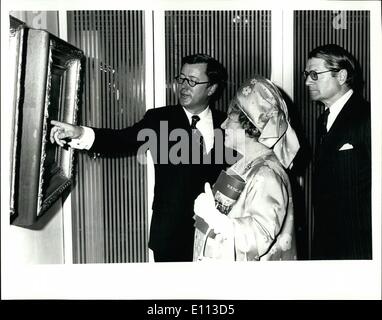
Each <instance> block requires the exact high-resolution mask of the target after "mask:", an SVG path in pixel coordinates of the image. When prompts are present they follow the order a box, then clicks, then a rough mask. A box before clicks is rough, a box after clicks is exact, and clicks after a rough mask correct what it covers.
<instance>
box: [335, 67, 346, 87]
mask: <svg viewBox="0 0 382 320" xmlns="http://www.w3.org/2000/svg"><path fill="white" fill-rule="evenodd" d="M347 79H348V72H347V70H346V69H341V70H340V71H338V73H337V80H338V82H339V83H340V85H343V84H344V83H345V82H346V80H347Z"/></svg>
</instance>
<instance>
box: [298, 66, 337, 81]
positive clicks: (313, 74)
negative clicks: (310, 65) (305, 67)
mask: <svg viewBox="0 0 382 320" xmlns="http://www.w3.org/2000/svg"><path fill="white" fill-rule="evenodd" d="M330 71H334V72H338V71H340V69H330V70H326V71H321V72H316V71H313V70H311V71H303V72H302V74H303V75H304V79H305V80H306V79H307V78H308V76H310V78H311V79H312V80H313V81H317V79H318V75H319V74H321V73H326V72H330Z"/></svg>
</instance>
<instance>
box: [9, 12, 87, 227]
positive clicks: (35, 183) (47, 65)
mask: <svg viewBox="0 0 382 320" xmlns="http://www.w3.org/2000/svg"><path fill="white" fill-rule="evenodd" d="M10 19H11V23H10V33H9V34H10V39H9V44H10V48H9V49H10V57H11V61H10V63H12V74H11V75H10V76H11V80H12V81H13V84H14V85H13V89H14V90H13V91H12V92H11V96H12V99H11V101H12V108H11V111H12V122H13V124H12V144H11V149H12V150H11V159H10V160H11V168H12V170H11V172H10V177H9V179H10V182H11V190H10V192H11V195H10V212H11V223H12V224H14V225H17V226H22V227H32V226H33V224H34V223H35V222H36V221H37V220H38V218H39V217H40V216H41V215H42V214H44V213H45V212H46V211H47V209H48V208H49V207H51V205H52V204H53V203H54V202H55V201H57V200H58V199H59V198H60V197H61V196H62V194H63V193H64V191H65V190H67V189H68V188H70V186H71V185H72V182H73V161H74V155H73V151H72V150H71V149H70V148H69V149H63V148H60V147H58V146H57V145H56V144H51V143H50V141H49V132H50V126H51V125H50V121H51V120H59V121H64V122H70V123H73V124H76V123H77V110H78V106H79V97H80V96H81V95H80V90H81V86H80V83H81V64H82V59H83V52H82V51H81V50H80V49H78V48H76V47H74V46H72V45H70V44H69V43H67V42H65V41H63V40H61V39H59V38H57V37H56V36H54V35H52V34H50V33H49V32H47V31H45V30H39V29H32V28H29V27H28V26H27V25H25V24H23V23H22V22H20V21H18V20H17V19H15V18H13V17H10Z"/></svg>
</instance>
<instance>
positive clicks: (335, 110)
mask: <svg viewBox="0 0 382 320" xmlns="http://www.w3.org/2000/svg"><path fill="white" fill-rule="evenodd" d="M352 94H353V89H350V90H348V91H346V93H345V94H344V95H343V96H342V97H340V98H339V99H338V100H337V101H336V102H334V103H333V104H332V105H331V106H330V107H327V108H330V116H331V117H333V118H336V117H337V115H338V114H339V113H340V112H341V110H342V108H343V107H344V105H345V103H346V102H347V101H348V100H349V99H350V97H351V95H352ZM327 108H325V110H326V109H327Z"/></svg>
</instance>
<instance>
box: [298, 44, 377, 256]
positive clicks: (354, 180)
mask: <svg viewBox="0 0 382 320" xmlns="http://www.w3.org/2000/svg"><path fill="white" fill-rule="evenodd" d="M304 75H305V84H306V86H307V87H308V89H309V93H310V97H311V99H312V100H313V101H318V102H321V103H323V104H324V106H325V112H324V113H323V114H322V115H321V116H320V117H319V119H318V123H317V124H318V132H317V136H318V138H319V139H318V141H317V147H316V152H315V166H314V181H313V184H314V186H313V192H314V195H313V198H314V200H313V201H314V220H313V245H312V258H313V259H320V260H321V259H324V260H329V259H330V260H331V259H371V258H372V239H371V238H372V237H371V236H372V233H371V231H372V230H371V144H370V141H371V139H370V137H371V131H370V106H369V104H368V103H367V102H366V101H365V100H364V99H363V98H362V96H361V95H360V93H359V75H358V73H357V67H356V61H355V59H354V58H353V57H352V55H351V54H350V53H349V52H347V51H346V50H345V49H343V48H342V47H340V46H338V45H334V44H329V45H324V46H320V47H318V48H316V49H314V50H313V51H311V52H310V53H309V55H308V61H307V64H306V67H305V71H304Z"/></svg>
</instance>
